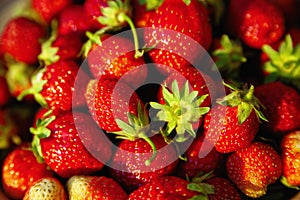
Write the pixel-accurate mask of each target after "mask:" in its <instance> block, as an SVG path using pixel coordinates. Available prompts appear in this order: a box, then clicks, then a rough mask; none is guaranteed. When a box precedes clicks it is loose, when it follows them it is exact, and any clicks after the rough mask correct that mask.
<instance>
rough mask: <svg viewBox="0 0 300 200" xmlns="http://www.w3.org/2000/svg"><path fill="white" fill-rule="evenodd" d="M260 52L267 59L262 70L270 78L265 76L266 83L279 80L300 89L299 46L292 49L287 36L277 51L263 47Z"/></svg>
mask: <svg viewBox="0 0 300 200" xmlns="http://www.w3.org/2000/svg"><path fill="white" fill-rule="evenodd" d="M262 51H263V52H264V53H266V54H267V55H268V57H269V61H267V62H265V63H264V65H263V69H264V70H265V71H266V72H268V73H269V74H270V76H272V78H269V77H268V76H267V77H266V81H268V82H270V81H273V80H278V79H279V80H282V81H284V82H286V83H289V84H293V85H294V86H296V87H297V88H298V89H300V83H299V82H300V44H297V45H296V46H294V47H293V41H292V38H291V36H290V35H289V34H287V35H286V37H285V41H283V42H282V43H281V44H280V46H279V48H278V51H276V50H275V49H273V48H272V47H271V46H270V45H264V46H263V47H262ZM275 78H276V79H275Z"/></svg>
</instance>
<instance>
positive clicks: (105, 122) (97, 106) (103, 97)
mask: <svg viewBox="0 0 300 200" xmlns="http://www.w3.org/2000/svg"><path fill="white" fill-rule="evenodd" d="M85 97H86V100H87V104H88V107H89V111H90V113H91V115H92V117H93V119H94V120H95V121H96V122H97V124H98V125H99V127H101V128H102V129H104V130H105V131H109V132H114V131H120V130H121V129H120V128H119V126H118V125H117V123H116V121H115V120H116V119H120V120H123V121H127V113H128V112H129V113H132V114H137V105H138V102H140V99H139V97H138V96H137V94H136V93H135V91H134V90H133V89H131V88H130V87H129V86H128V85H127V84H126V83H124V82H122V81H118V80H116V79H110V78H109V77H106V76H102V78H101V79H100V80H91V81H90V83H89V84H88V87H87V91H86V93H85Z"/></svg>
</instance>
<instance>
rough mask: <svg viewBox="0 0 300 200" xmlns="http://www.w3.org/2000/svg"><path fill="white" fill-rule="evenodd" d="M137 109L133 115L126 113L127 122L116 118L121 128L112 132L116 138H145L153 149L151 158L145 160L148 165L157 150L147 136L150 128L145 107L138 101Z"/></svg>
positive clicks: (131, 139) (132, 139)
mask: <svg viewBox="0 0 300 200" xmlns="http://www.w3.org/2000/svg"><path fill="white" fill-rule="evenodd" d="M137 111H138V113H137V115H134V114H132V113H128V114H127V119H128V123H126V122H124V121H122V120H120V119H116V123H117V125H118V126H119V127H120V128H121V131H117V132H112V133H113V134H115V135H116V138H117V139H124V140H130V141H134V140H136V139H143V140H145V141H146V142H147V143H148V144H149V145H150V146H151V148H152V150H153V154H152V156H151V158H149V159H148V160H146V161H145V164H146V166H149V165H150V164H151V162H152V161H153V160H154V159H155V157H156V155H157V150H156V146H155V145H154V143H153V142H152V141H151V139H150V138H149V137H148V136H147V133H148V132H149V130H150V125H149V118H148V115H147V112H146V110H145V107H142V105H141V103H140V102H139V103H138V108H137Z"/></svg>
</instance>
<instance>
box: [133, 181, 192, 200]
mask: <svg viewBox="0 0 300 200" xmlns="http://www.w3.org/2000/svg"><path fill="white" fill-rule="evenodd" d="M188 183H189V182H188V181H186V180H185V179H181V178H178V177H176V176H164V177H161V178H160V179H158V180H155V181H152V182H150V183H146V184H145V185H143V186H141V187H139V188H138V189H137V190H135V191H133V192H132V193H131V194H130V195H129V198H128V200H139V199H147V200H151V199H157V200H182V199H190V198H192V197H193V196H195V195H197V194H198V193H197V192H193V191H190V190H188V189H187V185H188Z"/></svg>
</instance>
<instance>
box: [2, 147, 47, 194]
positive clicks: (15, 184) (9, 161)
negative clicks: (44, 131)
mask: <svg viewBox="0 0 300 200" xmlns="http://www.w3.org/2000/svg"><path fill="white" fill-rule="evenodd" d="M48 176H53V172H52V171H51V170H48V169H47V165H46V164H45V163H38V162H37V160H36V157H35V156H34V154H33V153H32V151H31V150H29V145H28V144H24V145H22V146H20V147H17V148H16V149H14V150H13V151H12V152H11V153H10V154H8V155H7V156H6V158H5V160H4V164H3V166H2V184H3V188H4V191H5V193H6V194H7V195H8V196H9V197H10V198H13V199H22V198H23V196H24V195H25V192H26V190H27V189H28V188H29V187H30V186H31V185H32V184H33V183H34V182H35V181H37V180H39V179H40V178H43V177H48Z"/></svg>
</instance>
